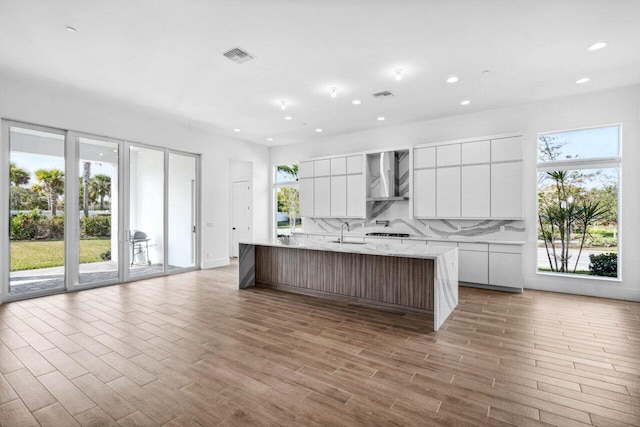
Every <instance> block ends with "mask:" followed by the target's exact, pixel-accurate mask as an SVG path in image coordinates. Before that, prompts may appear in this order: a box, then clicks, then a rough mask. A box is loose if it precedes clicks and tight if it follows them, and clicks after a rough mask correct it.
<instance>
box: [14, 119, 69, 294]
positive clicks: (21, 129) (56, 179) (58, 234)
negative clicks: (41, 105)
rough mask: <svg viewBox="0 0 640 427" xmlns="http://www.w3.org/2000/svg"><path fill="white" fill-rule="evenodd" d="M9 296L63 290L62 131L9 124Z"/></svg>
mask: <svg viewBox="0 0 640 427" xmlns="http://www.w3.org/2000/svg"><path fill="white" fill-rule="evenodd" d="M8 139H9V150H10V151H9V246H10V250H9V259H10V263H9V264H10V280H9V295H10V296H23V295H33V294H42V293H48V292H52V291H55V290H58V289H63V288H64V286H65V238H64V237H65V226H64V225H65V224H64V223H65V208H66V203H65V196H66V192H65V132H63V131H58V130H55V129H49V128H43V127H39V126H30V125H24V126H22V125H20V126H18V125H15V126H14V125H10V126H9V127H8Z"/></svg>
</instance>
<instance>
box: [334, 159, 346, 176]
mask: <svg viewBox="0 0 640 427" xmlns="http://www.w3.org/2000/svg"><path fill="white" fill-rule="evenodd" d="M346 173H347V158H346V157H336V158H335V159H331V175H344V174H346Z"/></svg>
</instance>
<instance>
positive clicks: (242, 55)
mask: <svg viewBox="0 0 640 427" xmlns="http://www.w3.org/2000/svg"><path fill="white" fill-rule="evenodd" d="M223 55H224V56H225V57H227V58H228V59H229V60H230V61H233V62H235V63H236V64H244V63H245V62H249V61H251V60H252V59H256V57H255V56H253V55H251V54H250V53H249V52H247V51H246V50H242V49H240V48H239V47H234V48H233V49H231V50H229V51H227V52H225V53H223Z"/></svg>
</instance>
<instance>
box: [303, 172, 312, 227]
mask: <svg viewBox="0 0 640 427" xmlns="http://www.w3.org/2000/svg"><path fill="white" fill-rule="evenodd" d="M301 164H302V163H301ZM300 217H302V218H311V217H313V178H300Z"/></svg>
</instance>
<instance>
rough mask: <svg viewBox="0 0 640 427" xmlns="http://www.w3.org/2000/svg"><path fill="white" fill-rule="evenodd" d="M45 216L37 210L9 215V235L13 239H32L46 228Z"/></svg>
mask: <svg viewBox="0 0 640 427" xmlns="http://www.w3.org/2000/svg"><path fill="white" fill-rule="evenodd" d="M46 221H47V217H45V216H44V215H42V213H40V212H39V211H37V210H32V211H30V212H26V213H24V212H19V213H18V214H17V215H16V216H13V217H11V224H10V237H11V239H13V240H32V239H35V238H37V237H39V236H40V235H41V234H42V233H43V232H44V230H45V228H46Z"/></svg>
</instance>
